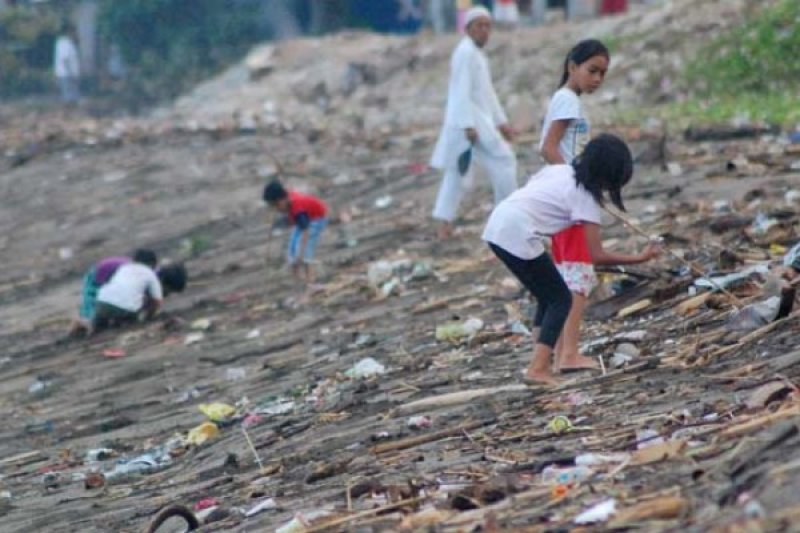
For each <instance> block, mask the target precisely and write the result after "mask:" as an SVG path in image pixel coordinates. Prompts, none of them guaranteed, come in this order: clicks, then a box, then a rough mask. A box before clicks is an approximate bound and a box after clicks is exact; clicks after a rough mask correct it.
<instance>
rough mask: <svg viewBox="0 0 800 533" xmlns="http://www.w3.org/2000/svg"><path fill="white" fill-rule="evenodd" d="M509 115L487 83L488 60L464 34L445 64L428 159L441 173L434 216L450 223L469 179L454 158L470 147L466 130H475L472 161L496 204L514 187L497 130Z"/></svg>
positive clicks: (513, 162) (510, 161)
mask: <svg viewBox="0 0 800 533" xmlns="http://www.w3.org/2000/svg"><path fill="white" fill-rule="evenodd" d="M507 122H508V119H507V118H506V114H505V113H504V112H503V108H502V107H501V106H500V101H499V100H498V99H497V94H496V93H495V92H494V86H493V85H492V75H491V72H489V61H488V59H487V58H486V55H485V54H484V53H483V51H482V50H481V49H480V48H478V47H477V46H476V45H475V43H474V42H473V41H472V39H470V38H469V37H465V38H464V39H463V40H462V41H461V42H460V43H459V45H458V46H457V47H456V49H455V51H454V52H453V58H452V60H451V62H450V88H449V91H448V95H447V112H446V114H445V119H444V125H443V126H442V131H441V133H440V135H439V140H438V142H437V143H436V149H435V150H434V152H433V157H432V158H431V166H432V167H434V168H438V169H441V170H443V171H444V175H443V176H442V184H441V186H440V187H439V192H438V193H437V195H436V204H435V205H434V208H433V218H435V219H437V220H442V221H445V222H453V221H454V220H455V218H456V216H457V215H458V208H459V205H460V204H461V200H462V198H463V196H464V191H465V189H467V188H469V186H468V185H467V184H468V183H470V182H471V181H472V180H471V170H472V169H470V172H469V173H468V174H467V175H466V176H461V174H460V173H459V171H458V157H459V156H460V155H461V154H462V153H463V152H464V151H465V150H467V149H468V148H469V146H470V144H469V140H468V139H467V136H466V131H465V130H466V129H467V128H474V129H475V130H476V131H477V132H478V141H477V142H476V143H475V146H474V147H473V150H472V162H473V165H471V166H474V165H475V163H477V164H478V165H480V166H482V167H483V168H484V169H485V170H486V172H487V174H488V175H489V179H490V180H491V182H492V189H493V190H494V201H495V204H497V203H499V202H500V201H501V200H503V199H504V198H505V197H507V196H508V195H509V194H511V193H512V192H514V191H515V190H516V188H517V159H516V157H514V152H513V150H512V149H511V146H510V145H509V144H508V143H507V142H506V140H505V139H503V136H502V135H501V134H500V131H499V130H498V129H497V127H498V126H500V125H501V124H506V123H507Z"/></svg>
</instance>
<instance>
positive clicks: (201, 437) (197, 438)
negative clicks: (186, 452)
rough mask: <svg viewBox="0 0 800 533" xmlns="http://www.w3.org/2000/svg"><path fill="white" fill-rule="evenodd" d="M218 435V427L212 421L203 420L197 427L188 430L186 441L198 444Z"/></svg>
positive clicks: (194, 444)
mask: <svg viewBox="0 0 800 533" xmlns="http://www.w3.org/2000/svg"><path fill="white" fill-rule="evenodd" d="M218 435H219V428H218V427H217V426H216V424H214V423H213V422H203V423H202V424H200V425H199V426H197V427H194V428H192V429H191V430H189V434H188V435H187V436H186V442H188V443H189V444H191V445H193V446H200V445H201V444H203V443H205V442H206V441H209V440H211V439H213V438H215V437H217V436H218Z"/></svg>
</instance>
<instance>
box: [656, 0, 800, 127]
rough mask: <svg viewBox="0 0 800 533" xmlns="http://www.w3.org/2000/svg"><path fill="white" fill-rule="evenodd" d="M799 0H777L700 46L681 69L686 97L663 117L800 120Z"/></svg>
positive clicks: (792, 123) (787, 122)
mask: <svg viewBox="0 0 800 533" xmlns="http://www.w3.org/2000/svg"><path fill="white" fill-rule="evenodd" d="M798 80H800V2H798V1H797V0H779V1H777V2H773V3H772V4H771V5H770V6H768V7H764V8H762V9H760V10H759V11H756V12H755V13H754V15H753V16H752V18H751V19H750V20H749V21H748V22H747V23H745V24H744V25H742V26H740V27H737V28H734V29H732V30H731V31H729V32H728V33H726V34H725V35H723V36H721V37H720V38H718V39H716V40H715V41H713V42H711V43H710V44H708V45H707V46H705V47H704V48H703V49H702V50H701V51H700V53H699V54H698V55H697V57H696V58H695V59H694V61H692V62H691V63H690V64H689V66H688V68H687V70H686V80H685V81H686V85H687V87H688V89H689V94H690V95H691V97H690V99H689V100H687V101H686V102H681V103H677V104H674V105H673V106H671V108H670V109H667V110H666V111H665V115H666V118H679V117H693V118H695V119H696V120H702V121H706V122H725V121H729V120H730V119H732V118H737V117H744V118H746V119H749V120H756V121H764V122H768V123H772V124H779V125H785V126H795V125H797V124H798V123H800V83H798Z"/></svg>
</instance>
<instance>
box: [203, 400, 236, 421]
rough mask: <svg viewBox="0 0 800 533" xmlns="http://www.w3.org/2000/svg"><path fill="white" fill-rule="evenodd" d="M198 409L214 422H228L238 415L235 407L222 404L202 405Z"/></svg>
mask: <svg viewBox="0 0 800 533" xmlns="http://www.w3.org/2000/svg"><path fill="white" fill-rule="evenodd" d="M197 408H198V409H200V412H201V413H203V414H204V415H206V416H207V417H208V419H209V420H211V421H212V422H226V421H228V420H230V418H231V417H233V416H234V415H235V414H236V408H235V407H233V406H232V405H228V404H226V403H221V402H214V403H201V404H200V405H198V406H197Z"/></svg>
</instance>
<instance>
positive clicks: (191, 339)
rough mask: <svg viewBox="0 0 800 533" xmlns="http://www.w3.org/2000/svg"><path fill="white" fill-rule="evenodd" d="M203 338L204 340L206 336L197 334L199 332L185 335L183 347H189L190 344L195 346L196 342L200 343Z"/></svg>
mask: <svg viewBox="0 0 800 533" xmlns="http://www.w3.org/2000/svg"><path fill="white" fill-rule="evenodd" d="M205 338H206V336H205V335H204V334H203V333H201V332H199V331H198V332H196V333H189V334H188V335H186V338H185V339H184V340H183V345H184V346H191V345H192V344H197V343H198V342H201V341H202V340H203V339H205Z"/></svg>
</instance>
